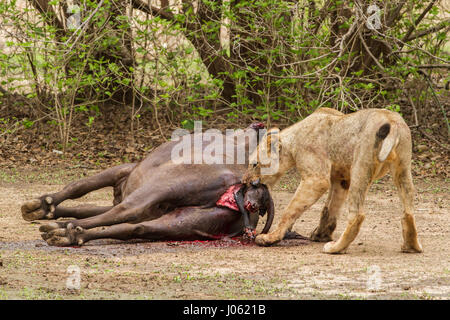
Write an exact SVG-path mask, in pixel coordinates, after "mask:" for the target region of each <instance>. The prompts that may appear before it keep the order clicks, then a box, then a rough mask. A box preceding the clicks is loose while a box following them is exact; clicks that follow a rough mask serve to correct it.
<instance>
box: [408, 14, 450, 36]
mask: <svg viewBox="0 0 450 320" xmlns="http://www.w3.org/2000/svg"><path fill="white" fill-rule="evenodd" d="M449 26H450V19H446V20H444V21H442V22H441V23H439V24H438V25H436V26H434V27H433V28H430V29H427V30H422V31H418V32H416V33H415V34H413V35H412V36H409V37H408V38H407V39H406V40H405V41H403V42H408V41H412V40H415V39H417V38H420V37H423V36H426V35H429V34H431V33H435V32H438V31H440V30H442V29H444V28H448V27H449Z"/></svg>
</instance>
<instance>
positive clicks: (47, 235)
mask: <svg viewBox="0 0 450 320" xmlns="http://www.w3.org/2000/svg"><path fill="white" fill-rule="evenodd" d="M41 229H43V228H42V227H41V228H40V229H39V230H40V231H43V230H41ZM48 230H49V231H47V232H45V231H44V232H43V233H42V234H41V237H42V239H44V240H45V241H46V242H47V243H48V244H49V245H51V246H57V247H67V246H72V245H77V246H81V245H82V244H83V243H84V241H83V239H82V238H81V235H82V234H83V233H84V229H83V228H81V227H73V225H72V224H71V223H69V224H68V225H67V228H54V229H48Z"/></svg>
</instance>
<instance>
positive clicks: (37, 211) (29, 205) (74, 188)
mask: <svg viewBox="0 0 450 320" xmlns="http://www.w3.org/2000/svg"><path fill="white" fill-rule="evenodd" d="M135 166H136V164H134V163H127V164H122V165H119V166H115V167H113V168H109V169H106V170H104V171H102V172H100V173H98V174H96V175H94V176H92V177H88V178H85V179H81V180H78V181H75V182H72V183H69V184H68V185H67V186H65V187H64V188H63V189H62V190H61V191H59V192H56V193H52V194H47V195H43V196H41V197H39V198H38V199H33V200H30V201H27V202H25V203H24V204H23V205H22V208H21V210H22V217H23V218H24V219H25V220H27V221H33V220H38V219H43V218H46V219H53V218H54V217H55V215H54V212H55V209H56V206H57V205H58V204H60V203H61V202H63V201H64V200H67V199H77V198H80V197H82V196H84V195H85V194H87V193H89V192H91V191H94V190H98V189H101V188H104V187H110V186H111V187H116V185H117V184H118V183H119V182H120V181H123V179H125V178H126V177H127V176H128V175H129V174H130V172H131V171H132V170H133V168H134V167H135Z"/></svg>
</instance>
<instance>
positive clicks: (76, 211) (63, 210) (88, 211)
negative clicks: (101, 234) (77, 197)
mask: <svg viewBox="0 0 450 320" xmlns="http://www.w3.org/2000/svg"><path fill="white" fill-rule="evenodd" d="M112 207H113V206H104V207H102V206H87V205H82V206H77V207H62V206H57V207H56V209H55V212H54V218H55V219H57V218H76V219H84V218H90V217H94V216H97V215H99V214H102V213H105V212H106V211H109V210H111V209H112Z"/></svg>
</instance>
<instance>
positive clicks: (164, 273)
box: [0, 170, 450, 300]
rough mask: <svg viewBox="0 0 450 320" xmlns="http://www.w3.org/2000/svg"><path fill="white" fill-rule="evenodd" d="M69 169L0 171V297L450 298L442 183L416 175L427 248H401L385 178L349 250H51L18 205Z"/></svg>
mask: <svg viewBox="0 0 450 320" xmlns="http://www.w3.org/2000/svg"><path fill="white" fill-rule="evenodd" d="M82 175H83V174H80V176H82ZM69 176H70V177H71V178H70V179H72V180H73V179H75V178H77V176H73V173H69V172H67V171H60V172H58V173H57V174H55V172H52V173H48V172H21V171H20V170H15V171H14V172H11V171H9V172H4V171H1V172H0V300H2V299H449V298H450V246H449V244H450V240H449V238H450V228H449V225H450V215H449V209H448V208H449V183H448V180H423V179H421V180H419V181H416V188H417V195H416V222H417V227H418V231H419V237H420V241H421V242H422V245H423V248H424V253H423V254H405V253H401V252H400V246H401V243H402V236H401V225H400V214H401V213H400V202H399V200H398V197H397V193H396V190H395V188H394V187H393V186H392V184H391V181H390V179H389V178H385V179H383V180H381V181H379V182H377V183H376V184H374V185H373V186H372V188H371V191H370V193H369V195H368V199H367V201H366V212H367V213H366V220H365V221H364V224H363V226H362V228H361V231H360V233H359V235H358V237H357V238H356V240H355V241H354V242H353V244H352V245H351V246H350V248H349V250H348V253H347V254H343V255H326V254H323V253H322V252H321V250H322V246H323V243H314V242H307V241H301V240H289V241H282V242H281V243H279V244H278V245H275V246H273V247H268V248H263V247H258V246H256V245H249V244H247V245H244V244H242V243H241V242H239V241H237V240H232V239H227V240H219V241H210V242H142V241H132V242H120V241H113V240H96V241H93V242H89V243H87V244H86V245H84V246H83V247H81V248H76V247H68V248H57V247H50V246H48V245H47V244H46V243H45V242H44V241H43V240H42V239H41V237H40V233H39V231H38V228H39V222H37V223H29V222H26V221H24V220H22V218H21V214H20V205H21V203H22V202H23V201H24V200H26V199H30V198H33V197H37V196H39V195H41V194H43V193H47V192H55V191H57V190H58V189H60V188H61V187H62V185H64V184H66V183H68V182H69V181H70V180H69V179H68V178H67V177H69ZM291 184H292V182H291ZM293 184H294V185H295V183H293ZM294 187H295V186H294ZM292 190H293V188H292V186H286V185H283V184H281V185H280V187H279V188H277V190H276V191H275V192H274V194H273V196H274V200H275V203H276V212H277V213H278V214H277V215H276V218H275V222H274V225H276V223H277V220H278V219H279V217H280V215H281V214H280V213H281V212H282V209H283V208H284V207H285V206H286V205H287V203H288V201H289V200H290V198H291V197H292V195H293V192H292ZM325 198H326V196H324V197H322V199H320V200H319V202H318V203H316V204H315V205H314V206H313V207H312V208H311V209H310V210H309V211H307V212H306V213H305V214H304V215H303V216H302V217H301V218H300V219H299V220H298V221H297V223H296V224H295V226H294V230H295V231H297V232H299V233H301V234H303V235H309V233H310V232H311V231H312V230H313V229H314V227H315V226H316V225H317V224H318V220H319V214H320V210H321V207H322V206H323V203H324V200H325ZM111 199H112V191H111V190H109V189H104V190H99V191H96V192H94V193H92V194H90V195H88V196H86V197H84V198H82V199H80V200H77V201H68V202H69V203H70V202H72V203H81V202H89V203H95V204H98V205H108V204H109V203H110V202H111ZM65 204H66V203H65ZM345 217H346V211H344V212H343V214H342V216H341V219H340V220H339V222H338V227H337V229H336V231H335V234H334V238H337V237H338V236H339V235H340V234H341V232H342V231H343V229H344V227H345V221H346V220H345ZM263 220H264V219H263ZM260 223H261V224H263V221H261V222H260ZM273 227H274V226H273ZM273 227H272V228H273ZM259 228H261V226H259ZM73 268H76V269H75V270H79V275H80V278H79V279H80V282H79V284H80V289H79V290H77V289H68V287H71V286H72V287H73V286H74V285H75V286H76V284H77V282H76V281H75V282H73V281H72V280H71V279H73V276H74V274H73V273H71V270H74V269H73Z"/></svg>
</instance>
